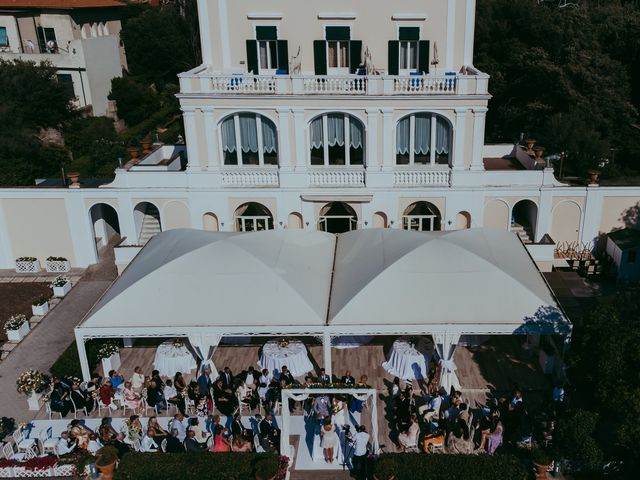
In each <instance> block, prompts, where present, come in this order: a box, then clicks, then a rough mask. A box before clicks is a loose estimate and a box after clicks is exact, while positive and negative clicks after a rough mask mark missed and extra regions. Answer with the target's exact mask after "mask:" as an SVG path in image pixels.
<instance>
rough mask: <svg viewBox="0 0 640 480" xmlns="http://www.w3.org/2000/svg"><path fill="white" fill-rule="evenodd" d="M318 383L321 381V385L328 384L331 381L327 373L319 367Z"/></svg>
mask: <svg viewBox="0 0 640 480" xmlns="http://www.w3.org/2000/svg"><path fill="white" fill-rule="evenodd" d="M318 383H322V384H323V385H328V384H330V383H331V377H330V376H329V375H327V373H326V372H325V369H324V368H321V369H320V374H319V375H318Z"/></svg>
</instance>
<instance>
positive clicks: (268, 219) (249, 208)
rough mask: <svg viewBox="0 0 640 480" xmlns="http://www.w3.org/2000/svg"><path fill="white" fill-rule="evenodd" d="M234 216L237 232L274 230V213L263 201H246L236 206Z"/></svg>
mask: <svg viewBox="0 0 640 480" xmlns="http://www.w3.org/2000/svg"><path fill="white" fill-rule="evenodd" d="M233 216H234V217H235V220H236V231H237V232H255V231H258V230H273V215H271V212H270V211H269V209H268V208H267V207H265V206H264V205H262V204H261V203H256V202H248V203H244V204H242V205H240V206H239V207H238V208H236V211H235V213H234V215H233Z"/></svg>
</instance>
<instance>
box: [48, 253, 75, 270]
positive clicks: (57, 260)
mask: <svg viewBox="0 0 640 480" xmlns="http://www.w3.org/2000/svg"><path fill="white" fill-rule="evenodd" d="M44 265H45V268H46V270H47V272H51V273H66V272H68V271H69V270H71V264H70V263H69V260H67V259H66V258H64V257H48V258H47V260H46V261H45V264H44Z"/></svg>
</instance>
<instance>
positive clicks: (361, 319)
mask: <svg viewBox="0 0 640 480" xmlns="http://www.w3.org/2000/svg"><path fill="white" fill-rule="evenodd" d="M400 325H402V326H404V327H406V328H407V329H408V330H406V331H409V330H411V329H413V330H414V331H420V329H423V330H424V332H425V333H430V332H435V331H437V329H438V328H440V329H441V330H447V329H448V330H451V329H452V328H454V329H456V330H457V331H458V332H459V333H478V334H482V333H492V332H496V333H512V332H516V331H517V332H519V333H529V331H530V329H534V327H535V328H537V329H538V330H537V331H538V332H539V333H557V331H558V325H560V326H567V325H569V324H568V321H567V320H566V318H565V317H564V315H563V314H562V312H561V310H560V309H559V307H558V305H557V303H556V301H555V299H554V297H553V295H552V293H551V291H550V290H549V287H548V285H547V284H546V282H545V281H544V279H543V277H542V276H541V274H540V272H539V271H538V269H537V268H536V266H535V264H534V262H533V260H532V259H531V258H530V257H529V255H528V253H527V251H526V249H525V247H524V245H522V243H521V242H520V240H519V239H518V238H517V237H516V236H515V235H514V234H512V233H510V232H507V231H504V230H493V229H470V230H458V231H447V232H414V231H406V230H398V229H364V230H356V231H352V232H348V233H345V234H341V235H338V236H335V235H332V234H328V233H325V232H319V231H311V230H289V229H281V230H268V231H261V232H252V233H243V234H238V233H229V232H206V231H200V230H188V229H177V230H169V231H166V232H163V233H160V234H158V235H156V236H155V237H154V238H153V239H152V240H151V241H150V242H149V243H148V244H147V245H146V246H145V247H144V248H143V249H142V250H141V251H140V253H139V254H138V255H137V256H136V257H135V258H134V260H133V261H132V262H131V263H130V265H129V266H128V267H127V269H126V270H125V271H124V272H123V274H122V276H121V277H120V278H118V279H117V280H116V281H115V282H114V284H113V285H112V286H111V288H110V289H109V290H108V291H107V292H106V293H105V295H104V296H103V297H102V298H101V299H100V301H99V302H98V303H97V304H96V305H95V306H94V308H93V309H92V310H91V311H90V312H89V314H88V315H87V317H86V318H85V320H84V322H83V323H81V324H80V325H79V326H78V327H76V328H77V333H78V334H81V335H82V336H86V337H90V336H94V335H95V336H106V335H108V334H109V333H113V336H123V335H127V334H129V335H130V336H132V333H131V332H134V331H135V333H136V334H137V335H139V336H152V335H153V334H154V332H158V333H156V334H158V335H159V334H160V333H162V332H164V333H166V332H167V329H168V328H169V327H170V328H171V329H172V331H173V332H176V334H177V333H179V332H181V331H184V332H187V331H190V332H192V331H193V329H201V330H202V331H204V330H205V329H211V331H213V330H215V331H216V332H217V333H223V332H228V334H230V335H233V334H234V333H242V332H247V333H251V332H254V334H260V333H259V332H271V331H272V332H273V334H280V333H284V332H289V331H290V332H291V333H294V332H300V333H302V332H307V333H309V334H315V333H318V332H320V333H322V332H326V333H329V332H330V333H331V334H339V333H340V332H345V333H353V332H356V331H360V332H362V333H367V332H369V333H375V332H378V333H382V332H387V331H389V332H390V331H391V330H390V329H393V328H394V327H395V326H400ZM550 325H551V327H550ZM241 328H243V329H244V330H242V332H241V331H240V329H241ZM569 328H570V327H569ZM270 329H272V330H270ZM385 329H386V330H385ZM96 332H98V333H96ZM255 332H258V333H255ZM398 332H400V330H398ZM184 334H185V335H187V333H184Z"/></svg>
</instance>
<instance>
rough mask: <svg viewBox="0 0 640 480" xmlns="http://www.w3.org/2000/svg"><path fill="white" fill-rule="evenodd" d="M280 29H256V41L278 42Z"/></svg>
mask: <svg viewBox="0 0 640 480" xmlns="http://www.w3.org/2000/svg"><path fill="white" fill-rule="evenodd" d="M277 39H278V29H277V28H276V27H265V26H257V27H256V40H277Z"/></svg>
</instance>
